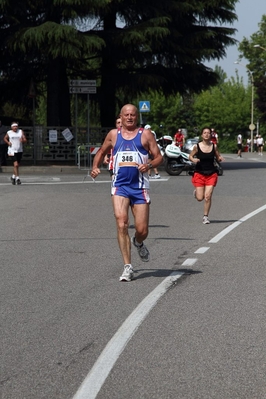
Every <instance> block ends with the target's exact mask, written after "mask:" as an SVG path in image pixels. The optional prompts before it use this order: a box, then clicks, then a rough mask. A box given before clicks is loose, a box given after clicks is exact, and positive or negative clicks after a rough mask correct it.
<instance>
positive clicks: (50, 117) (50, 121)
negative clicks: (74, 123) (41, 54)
mask: <svg viewBox="0 0 266 399" xmlns="http://www.w3.org/2000/svg"><path fill="white" fill-rule="evenodd" d="M47 126H71V118H70V95H69V88H68V81H67V75H66V69H65V64H64V61H63V60H62V59H60V58H56V59H53V60H50V61H49V65H48V71H47Z"/></svg>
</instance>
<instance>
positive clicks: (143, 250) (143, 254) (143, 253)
mask: <svg viewBox="0 0 266 399" xmlns="http://www.w3.org/2000/svg"><path fill="white" fill-rule="evenodd" d="M131 242H132V244H133V245H134V247H136V248H137V250H138V253H139V256H140V259H141V260H142V262H149V260H150V252H149V250H148V248H147V247H146V245H145V244H144V242H143V243H142V244H141V245H137V244H136V238H135V237H132V238H131Z"/></svg>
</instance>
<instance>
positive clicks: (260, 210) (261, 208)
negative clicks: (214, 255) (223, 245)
mask: <svg viewBox="0 0 266 399" xmlns="http://www.w3.org/2000/svg"><path fill="white" fill-rule="evenodd" d="M265 210H266V205H263V206H261V207H260V208H258V209H256V210H255V211H253V212H251V213H248V214H247V215H246V216H244V217H242V218H241V219H239V220H238V221H237V222H235V223H233V224H231V226H228V227H226V228H225V229H224V230H222V231H221V233H219V234H217V235H216V236H215V237H213V238H212V239H211V240H210V241H209V242H210V243H217V242H218V241H220V240H221V239H222V238H223V237H224V236H226V234H228V233H230V232H231V231H232V230H234V229H235V228H236V227H238V226H239V225H240V224H241V223H243V222H245V221H246V220H248V219H250V218H251V217H253V216H255V215H257V214H258V213H260V212H262V211H265Z"/></svg>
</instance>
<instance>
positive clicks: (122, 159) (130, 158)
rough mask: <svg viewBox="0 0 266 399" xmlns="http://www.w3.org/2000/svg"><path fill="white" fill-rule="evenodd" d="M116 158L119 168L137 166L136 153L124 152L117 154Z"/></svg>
mask: <svg viewBox="0 0 266 399" xmlns="http://www.w3.org/2000/svg"><path fill="white" fill-rule="evenodd" d="M117 156H118V165H119V166H120V167H123V166H138V162H137V160H138V154H137V153H136V151H126V152H119V153H118V154H117Z"/></svg>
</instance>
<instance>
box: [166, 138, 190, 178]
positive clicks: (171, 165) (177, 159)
mask: <svg viewBox="0 0 266 399" xmlns="http://www.w3.org/2000/svg"><path fill="white" fill-rule="evenodd" d="M164 158H165V163H164V167H165V170H166V172H167V173H168V174H169V175H171V176H178V175H180V173H182V172H183V171H186V172H188V174H190V173H189V172H192V173H193V172H194V170H195V163H193V162H191V161H190V160H189V154H187V153H185V152H182V151H181V149H180V147H178V146H176V145H175V144H169V145H167V146H166V147H165V154H164Z"/></svg>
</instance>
